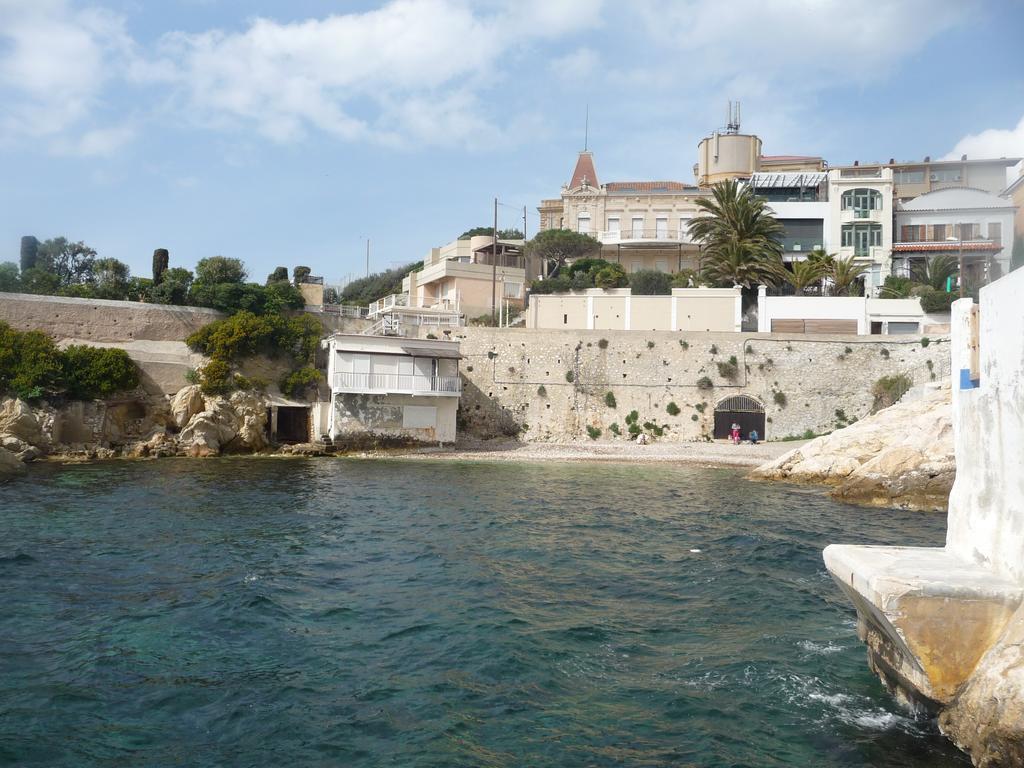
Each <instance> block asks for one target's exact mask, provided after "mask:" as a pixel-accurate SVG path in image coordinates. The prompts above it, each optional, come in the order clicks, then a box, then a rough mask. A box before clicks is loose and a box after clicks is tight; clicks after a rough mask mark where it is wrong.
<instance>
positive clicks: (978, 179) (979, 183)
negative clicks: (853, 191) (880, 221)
mask: <svg viewBox="0 0 1024 768" xmlns="http://www.w3.org/2000/svg"><path fill="white" fill-rule="evenodd" d="M1020 160H1021V158H1019V157H1001V158H983V159H976V160H969V159H968V158H967V155H963V156H962V157H961V158H960V159H959V160H932V159H931V158H930V157H926V158H924V160H922V161H921V162H913V161H908V162H899V163H898V162H896V161H895V160H893V159H890V160H889V162H888V163H866V164H861V163H859V162H855V163H854V164H853V165H843V166H838V169H839V170H840V171H842V172H843V173H844V174H845V175H846V176H847V177H853V176H857V175H859V174H863V175H864V176H866V177H869V178H870V177H873V176H875V175H876V174H877V172H878V171H880V170H882V169H885V168H888V169H890V170H891V171H892V179H893V196H894V197H895V198H896V200H897V201H898V202H900V203H906V202H909V201H910V200H913V199H914V198H915V197H918V196H920V195H924V194H927V193H928V192H935V191H938V190H940V189H949V188H951V187H970V188H973V189H980V190H982V191H983V192H988V193H989V194H992V195H998V194H1001V193H1002V192H1003V190H1004V189H1005V188H1006V170H1007V168H1012V167H1013V166H1014V165H1016V164H1017V163H1018V162H1020Z"/></svg>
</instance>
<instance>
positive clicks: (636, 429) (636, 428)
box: [629, 422, 643, 437]
mask: <svg viewBox="0 0 1024 768" xmlns="http://www.w3.org/2000/svg"><path fill="white" fill-rule="evenodd" d="M642 431H643V430H642V429H640V425H639V424H637V423H636V422H633V423H632V424H630V425H629V436H630V437H636V436H637V435H639V434H640V433H641V432H642Z"/></svg>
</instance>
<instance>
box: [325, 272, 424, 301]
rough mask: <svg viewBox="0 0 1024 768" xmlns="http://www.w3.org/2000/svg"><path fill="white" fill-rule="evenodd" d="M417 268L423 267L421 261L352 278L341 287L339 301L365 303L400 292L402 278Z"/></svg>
mask: <svg viewBox="0 0 1024 768" xmlns="http://www.w3.org/2000/svg"><path fill="white" fill-rule="evenodd" d="M419 269H423V262H422V261H417V262H416V263H415V264H406V265H405V266H404V267H395V268H394V269H388V270H385V271H384V272H375V273H373V274H372V275H370V276H368V277H361V278H359V279H358V280H353V281H352V282H351V283H349V284H348V285H346V286H345V287H344V288H343V289H342V291H341V303H342V304H359V305H366V304H370V303H371V302H374V301H377V299H383V298H384V297H385V296H390V295H391V294H392V293H401V291H402V278H404V277H405V276H406V275H408V274H409V273H410V272H414V271H416V270H419Z"/></svg>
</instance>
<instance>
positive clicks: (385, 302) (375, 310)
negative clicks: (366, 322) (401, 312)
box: [367, 293, 409, 317]
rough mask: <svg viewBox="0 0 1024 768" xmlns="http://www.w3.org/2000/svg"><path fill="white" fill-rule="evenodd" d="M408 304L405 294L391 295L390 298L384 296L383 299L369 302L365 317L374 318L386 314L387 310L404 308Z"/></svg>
mask: <svg viewBox="0 0 1024 768" xmlns="http://www.w3.org/2000/svg"><path fill="white" fill-rule="evenodd" d="M408 304H409V295H408V294H405V293H392V294H391V295H390V296H385V297H384V298H383V299H377V300H376V301H374V302H371V304H370V308H369V311H368V312H367V315H368V316H369V317H374V316H376V315H379V314H381V313H382V312H387V311H388V310H389V309H393V308H394V307H404V306H407V305H408Z"/></svg>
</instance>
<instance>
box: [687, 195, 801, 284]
mask: <svg viewBox="0 0 1024 768" xmlns="http://www.w3.org/2000/svg"><path fill="white" fill-rule="evenodd" d="M697 206H698V207H699V208H701V209H702V211H703V215H701V216H699V217H698V218H696V219H694V220H693V221H692V222H691V223H690V232H691V233H692V234H693V236H694V238H695V239H697V240H698V241H700V242H701V244H702V245H703V249H704V254H705V260H704V263H705V266H706V269H705V273H706V275H707V276H708V277H709V278H710V279H712V280H714V281H715V282H718V283H724V284H726V285H729V284H732V285H742V286H744V287H746V288H748V289H749V288H751V287H753V286H754V285H756V284H757V283H760V282H764V281H767V282H772V283H774V282H777V281H778V280H779V279H780V278H781V276H782V275H781V270H782V269H783V267H782V258H781V257H782V244H781V242H780V238H781V237H782V234H783V228H782V225H781V224H779V222H778V221H776V220H775V217H774V216H772V215H771V212H770V211H769V210H768V206H767V203H766V201H765V200H764V198H761V197H758V196H757V195H755V194H754V193H753V192H752V191H751V189H750V187H742V188H741V187H740V185H739V184H737V183H736V182H735V181H731V180H730V181H723V182H722V183H720V184H716V185H715V186H714V187H712V190H711V197H710V198H701V199H699V200H697Z"/></svg>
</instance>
